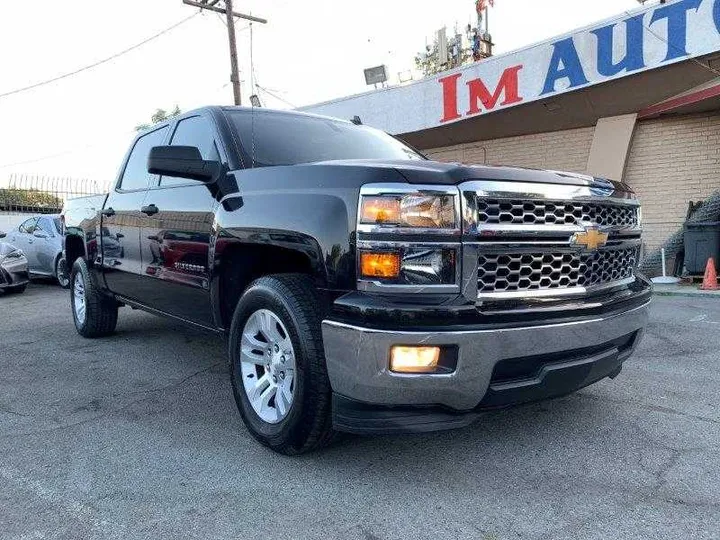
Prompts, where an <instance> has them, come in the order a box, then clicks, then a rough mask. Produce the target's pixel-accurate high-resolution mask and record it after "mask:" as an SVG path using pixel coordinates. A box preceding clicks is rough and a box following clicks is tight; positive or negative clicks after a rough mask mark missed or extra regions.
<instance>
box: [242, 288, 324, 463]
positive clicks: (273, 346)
mask: <svg viewBox="0 0 720 540" xmlns="http://www.w3.org/2000/svg"><path fill="white" fill-rule="evenodd" d="M319 305H320V302H319V298H318V295H317V291H316V290H315V287H314V286H313V283H312V280H311V279H310V278H309V277H307V276H304V275H300V274H281V275H271V276H266V277H263V278H260V279H258V280H256V281H255V282H253V283H252V284H251V285H250V287H249V288H248V289H247V291H246V292H245V293H244V294H243V296H242V298H240V301H239V302H238V305H237V307H236V308H235V314H234V316H233V320H232V325H231V327H230V346H229V353H230V375H231V381H232V387H233V394H234V396H235V402H236V403H237V406H238V409H239V411H240V415H241V416H242V419H243V422H244V423H245V425H246V426H247V428H248V430H249V431H250V433H251V434H252V436H253V437H254V438H255V439H257V440H258V441H259V442H260V443H262V444H263V445H265V446H267V447H269V448H271V449H272V450H274V451H276V452H279V453H282V454H286V455H295V454H301V453H304V452H309V451H311V450H315V449H318V448H321V447H322V446H325V445H327V444H329V442H330V441H331V440H332V438H333V435H334V432H333V430H332V419H331V389H330V381H329V379H328V375H327V370H326V367H325V354H324V349H323V344H322V333H321V329H320V322H321V315H320V311H319Z"/></svg>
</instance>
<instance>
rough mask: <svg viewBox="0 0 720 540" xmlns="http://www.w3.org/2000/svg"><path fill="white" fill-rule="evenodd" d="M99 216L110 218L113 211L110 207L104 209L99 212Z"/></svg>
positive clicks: (113, 213)
mask: <svg viewBox="0 0 720 540" xmlns="http://www.w3.org/2000/svg"><path fill="white" fill-rule="evenodd" d="M100 214H101V215H103V216H105V217H112V216H114V215H115V210H113V209H112V207H110V208H105V209H103V210H102V212H100Z"/></svg>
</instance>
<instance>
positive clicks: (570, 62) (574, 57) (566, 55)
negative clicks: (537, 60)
mask: <svg viewBox="0 0 720 540" xmlns="http://www.w3.org/2000/svg"><path fill="white" fill-rule="evenodd" d="M553 47H554V49H555V50H554V51H553V55H552V59H551V60H550V68H549V69H548V73H547V77H546V78H545V87H544V88H543V91H542V93H541V94H540V95H544V94H549V93H551V92H555V83H556V82H557V81H558V79H565V78H567V79H569V80H570V88H575V87H576V86H581V85H583V84H587V83H588V80H587V77H585V72H584V71H583V67H582V64H581V63H580V58H579V57H578V53H577V51H576V50H575V43H574V42H573V39H572V38H571V37H569V38H567V39H563V40H560V41H557V42H555V43H553ZM560 64H562V68H561V67H560Z"/></svg>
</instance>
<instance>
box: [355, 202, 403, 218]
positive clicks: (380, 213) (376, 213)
mask: <svg viewBox="0 0 720 540" xmlns="http://www.w3.org/2000/svg"><path fill="white" fill-rule="evenodd" d="M399 219H400V200H399V199H396V198H394V197H365V198H363V201H362V216H361V220H360V221H361V222H362V223H397V222H398V220H399Z"/></svg>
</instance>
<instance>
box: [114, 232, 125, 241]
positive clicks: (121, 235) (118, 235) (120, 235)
mask: <svg viewBox="0 0 720 540" xmlns="http://www.w3.org/2000/svg"><path fill="white" fill-rule="evenodd" d="M115 238H117V239H118V240H120V239H121V238H125V235H124V234H123V233H117V234H116V235H115Z"/></svg>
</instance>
